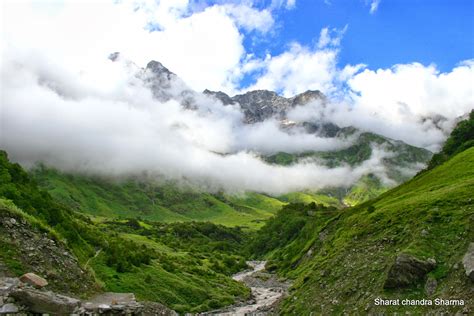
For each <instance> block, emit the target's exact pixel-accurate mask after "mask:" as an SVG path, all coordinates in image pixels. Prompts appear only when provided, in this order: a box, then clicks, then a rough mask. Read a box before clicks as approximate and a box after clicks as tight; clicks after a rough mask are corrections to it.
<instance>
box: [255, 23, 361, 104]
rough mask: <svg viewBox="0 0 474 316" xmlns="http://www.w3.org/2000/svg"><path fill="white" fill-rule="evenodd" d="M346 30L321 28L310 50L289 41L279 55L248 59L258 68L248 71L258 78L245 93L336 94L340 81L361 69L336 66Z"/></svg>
mask: <svg viewBox="0 0 474 316" xmlns="http://www.w3.org/2000/svg"><path fill="white" fill-rule="evenodd" d="M347 28H348V26H347V25H346V26H345V27H344V28H342V29H337V28H333V29H329V28H327V27H326V28H323V29H322V30H321V33H320V36H319V40H318V42H317V45H316V47H314V48H311V47H307V46H303V45H301V44H299V43H297V42H293V43H291V44H290V45H289V48H288V49H287V50H286V51H284V52H283V53H281V54H279V55H276V56H271V55H267V56H266V57H265V58H264V59H263V60H259V61H256V60H252V64H253V65H258V66H254V67H253V68H251V70H250V71H255V70H258V71H260V72H262V75H261V76H259V77H258V78H257V80H256V82H255V83H254V84H252V85H251V86H250V87H248V88H247V89H246V90H255V89H267V90H274V91H277V92H280V93H282V94H283V95H285V96H287V97H289V96H293V95H295V94H298V93H302V92H304V91H306V90H320V91H322V92H323V93H325V94H327V95H331V94H334V93H338V90H339V87H340V85H341V80H343V79H347V78H348V77H350V76H351V75H352V74H353V73H355V72H357V71H358V70H360V69H361V68H363V66H364V65H347V66H346V67H344V68H343V69H342V70H340V69H339V68H338V66H337V57H338V54H339V46H340V43H341V38H342V36H343V35H344V33H345V32H346V30H347Z"/></svg>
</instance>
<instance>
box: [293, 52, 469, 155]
mask: <svg viewBox="0 0 474 316" xmlns="http://www.w3.org/2000/svg"><path fill="white" fill-rule="evenodd" d="M343 73H344V70H343V71H342V72H341V73H340V75H341V76H343V77H345V78H346V84H347V89H346V93H345V94H343V97H342V99H339V100H337V99H334V100H333V102H331V103H329V104H327V106H326V107H321V105H320V104H318V103H314V104H310V105H307V106H305V107H298V108H296V109H295V110H294V111H292V112H290V113H289V118H290V119H292V120H295V121H300V120H320V119H321V118H322V117H324V118H325V119H327V120H330V121H332V122H334V123H336V124H338V125H340V126H349V125H352V126H357V127H359V128H362V129H364V130H369V131H372V132H375V133H378V134H381V135H384V136H387V137H390V138H392V139H397V140H402V141H404V142H406V143H408V144H411V145H415V146H419V147H424V148H427V149H430V150H432V151H436V150H439V147H440V144H442V142H443V141H444V140H445V139H446V137H447V135H449V133H450V131H451V129H452V127H453V124H454V122H455V121H456V119H457V118H458V117H460V116H462V115H463V114H465V113H467V112H469V111H470V110H472V109H473V107H474V91H473V88H472V82H474V62H473V61H472V60H468V61H465V62H462V63H460V64H459V65H458V66H456V67H455V68H453V69H452V70H451V71H450V72H446V73H442V72H440V71H439V70H438V69H437V68H436V66H435V65H429V66H423V65H421V64H419V63H412V64H401V65H395V66H393V67H392V68H390V69H378V70H370V69H364V70H363V71H358V72H355V71H353V70H351V71H348V74H343ZM338 96H340V95H338Z"/></svg>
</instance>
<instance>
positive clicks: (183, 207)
mask: <svg viewBox="0 0 474 316" xmlns="http://www.w3.org/2000/svg"><path fill="white" fill-rule="evenodd" d="M31 174H32V175H33V177H34V178H35V179H36V181H37V182H38V184H39V186H40V187H41V188H43V189H45V190H47V191H48V192H49V193H50V194H51V195H52V196H53V197H54V198H55V199H56V200H58V201H60V202H62V203H64V204H66V205H67V206H69V207H71V208H72V209H74V210H77V211H80V212H83V213H87V214H91V215H95V216H104V217H139V218H143V219H149V220H155V221H163V222H176V221H192V220H197V221H212V222H214V223H217V224H222V225H227V226H247V227H249V228H258V227H260V226H261V225H262V221H263V220H265V219H268V218H269V217H271V216H273V214H275V212H276V211H277V210H278V209H279V208H281V206H282V205H284V204H285V203H284V202H281V201H279V200H277V199H276V198H272V197H270V196H266V195H262V194H257V193H248V194H246V195H242V196H229V195H223V194H210V193H205V192H198V191H194V190H192V189H187V190H184V189H180V188H178V187H177V186H176V185H172V184H164V185H154V184H153V183H152V182H151V181H149V182H146V181H134V180H127V181H114V180H106V179H101V178H98V177H92V176H84V175H72V174H64V173H61V172H59V171H56V170H53V169H47V168H37V169H35V170H33V171H32V172H31Z"/></svg>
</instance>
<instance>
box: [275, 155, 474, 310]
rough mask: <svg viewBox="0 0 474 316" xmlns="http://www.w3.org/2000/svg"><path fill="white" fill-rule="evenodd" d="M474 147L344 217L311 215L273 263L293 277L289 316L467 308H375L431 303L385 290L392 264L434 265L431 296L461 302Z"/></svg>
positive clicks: (468, 291)
mask: <svg viewBox="0 0 474 316" xmlns="http://www.w3.org/2000/svg"><path fill="white" fill-rule="evenodd" d="M473 191H474V148H471V149H468V150H466V151H464V152H462V153H460V154H458V155H456V156H455V157H453V158H451V159H450V160H448V161H447V162H445V163H444V164H442V165H440V166H438V167H436V168H434V169H433V170H431V171H428V172H424V173H422V174H420V175H419V176H417V177H415V178H414V179H412V180H410V181H408V182H407V183H405V184H403V185H401V186H399V187H397V188H394V189H392V190H390V191H388V192H386V193H384V194H382V195H381V196H380V197H378V198H376V199H375V200H371V201H370V202H367V203H364V204H362V205H360V206H357V207H354V208H351V209H348V210H347V211H344V212H336V213H334V214H332V215H328V214H326V215H327V216H323V215H324V214H321V216H320V217H314V216H306V225H305V227H303V228H302V229H301V231H302V232H306V233H305V234H300V235H299V236H298V237H297V238H296V239H294V240H292V241H291V242H290V243H288V244H287V245H286V246H283V247H280V248H276V249H274V250H273V251H271V252H270V253H269V254H268V256H269V257H270V258H271V259H273V260H272V263H271V266H274V267H276V268H277V269H278V271H279V273H281V274H283V275H285V276H288V277H292V278H295V283H294V286H293V289H292V292H291V296H290V297H289V298H288V299H287V300H285V301H284V303H283V304H282V312H283V313H285V314H295V315H308V314H309V312H310V311H313V312H316V313H323V314H340V313H341V312H343V311H346V312H349V313H366V311H369V310H370V311H371V312H387V311H389V312H394V311H399V312H404V311H410V312H417V311H418V312H427V311H432V310H437V311H443V310H445V311H448V312H451V313H452V312H453V311H454V310H462V308H463V307H457V308H455V307H454V308H452V309H450V308H449V307H438V308H437V309H433V308H431V309H430V308H423V307H390V308H387V307H384V308H381V307H375V306H373V301H374V298H376V297H383V298H417V299H420V298H427V296H426V294H425V292H424V289H423V286H424V284H423V283H420V284H419V285H417V286H414V287H412V288H408V289H400V290H390V291H388V290H384V289H383V284H384V282H385V278H386V275H387V272H388V269H389V268H390V266H391V265H392V264H393V262H394V259H395V257H396V256H397V255H398V254H399V253H401V252H406V253H411V254H413V255H415V256H416V257H419V258H425V259H426V258H435V259H436V261H437V267H436V269H435V270H434V271H432V272H431V273H430V277H431V278H434V279H436V280H437V282H438V287H437V290H436V292H435V294H434V297H440V298H446V299H456V298H457V299H464V300H468V302H467V303H468V304H469V305H470V306H471V308H472V307H473V304H474V302H473V301H472V291H473V290H474V289H473V285H472V283H469V282H470V281H468V279H467V277H466V276H465V275H464V273H463V271H462V270H463V269H462V268H459V266H460V261H461V259H462V256H463V254H464V253H465V251H466V249H467V245H468V243H469V242H471V241H472V240H474V202H473V200H472V199H473V198H472V192H473Z"/></svg>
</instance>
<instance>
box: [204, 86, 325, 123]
mask: <svg viewBox="0 0 474 316" xmlns="http://www.w3.org/2000/svg"><path fill="white" fill-rule="evenodd" d="M203 93H204V94H206V95H208V96H212V97H214V98H216V99H218V100H220V101H221V102H222V103H223V104H224V105H229V104H239V105H240V107H241V108H242V110H243V112H244V114H245V122H246V123H256V122H262V121H264V120H266V119H269V118H271V117H276V118H277V119H280V120H283V119H284V118H285V116H286V113H287V112H288V111H289V110H291V109H293V108H294V107H296V106H298V105H305V104H307V103H309V102H311V101H314V100H321V101H323V102H324V101H325V100H326V99H325V96H324V95H323V94H322V93H321V92H320V91H312V90H308V91H306V92H304V93H301V94H298V95H296V96H294V97H292V98H285V97H282V96H279V95H278V94H277V93H276V92H273V91H268V90H254V91H249V92H247V93H244V94H238V95H235V96H233V97H229V96H228V95H227V94H225V93H223V92H221V91H218V92H214V91H210V90H204V92H203Z"/></svg>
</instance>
